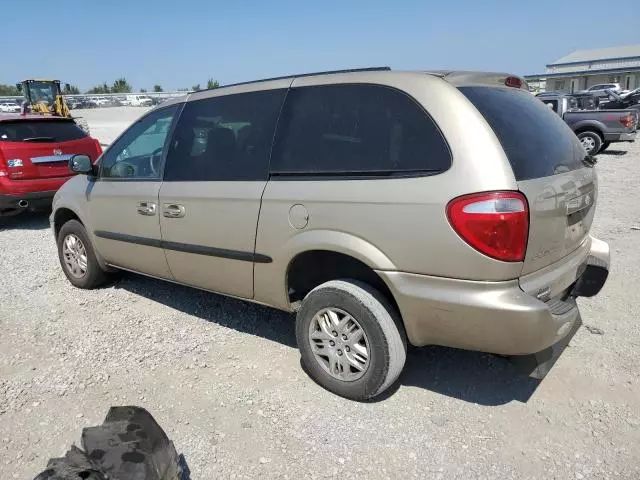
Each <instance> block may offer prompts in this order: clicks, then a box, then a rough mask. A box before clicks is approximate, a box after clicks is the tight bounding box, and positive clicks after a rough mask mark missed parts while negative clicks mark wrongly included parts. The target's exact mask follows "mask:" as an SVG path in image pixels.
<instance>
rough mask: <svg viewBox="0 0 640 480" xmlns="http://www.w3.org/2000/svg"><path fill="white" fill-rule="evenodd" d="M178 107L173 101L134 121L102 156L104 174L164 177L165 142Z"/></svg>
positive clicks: (101, 168)
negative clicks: (163, 157)
mask: <svg viewBox="0 0 640 480" xmlns="http://www.w3.org/2000/svg"><path fill="white" fill-rule="evenodd" d="M177 110H178V106H177V105H173V106H171V107H168V108H163V109H162V110H157V111H154V112H152V113H150V114H149V115H147V116H146V117H143V118H141V119H140V120H138V121H137V122H136V123H134V124H133V125H132V126H131V127H130V128H129V130H127V131H126V132H125V133H124V135H122V136H121V137H120V138H119V139H118V140H117V141H116V143H114V144H113V145H112V146H111V147H110V148H109V150H107V151H106V152H105V154H104V155H103V156H102V160H101V164H100V165H101V166H100V170H101V171H100V177H101V178H131V179H137V178H151V179H153V178H160V177H161V171H160V170H161V162H162V156H163V151H164V146H165V143H166V141H167V137H168V135H169V130H170V127H171V122H172V121H173V118H174V116H175V114H176V112H177Z"/></svg>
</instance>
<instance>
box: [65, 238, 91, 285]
mask: <svg viewBox="0 0 640 480" xmlns="http://www.w3.org/2000/svg"><path fill="white" fill-rule="evenodd" d="M62 256H63V258H64V264H65V267H66V269H67V271H68V272H69V274H71V275H72V276H73V277H75V278H82V277H84V276H85V275H86V274H87V249H86V248H85V246H84V244H83V243H82V240H80V238H79V237H78V236H77V235H75V234H73V233H70V234H69V235H67V236H66V237H64V241H63V242H62Z"/></svg>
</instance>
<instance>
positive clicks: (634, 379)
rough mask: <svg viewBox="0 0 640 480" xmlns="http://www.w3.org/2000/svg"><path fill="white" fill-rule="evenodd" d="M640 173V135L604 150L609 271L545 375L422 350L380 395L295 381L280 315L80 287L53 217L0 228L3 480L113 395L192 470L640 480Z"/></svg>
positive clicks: (602, 229) (56, 445) (192, 298)
mask: <svg viewBox="0 0 640 480" xmlns="http://www.w3.org/2000/svg"><path fill="white" fill-rule="evenodd" d="M140 113H141V112H140ZM639 166H640V143H637V144H635V145H629V146H627V145H625V146H622V147H614V149H613V150H612V151H611V152H608V154H602V155H600V156H599V164H598V169H599V172H600V200H599V205H598V211H597V215H596V223H595V226H594V232H593V233H594V234H595V235H596V236H598V237H600V238H601V239H603V240H606V241H608V242H610V245H611V249H612V255H613V267H612V272H611V276H610V279H609V282H608V284H607V285H606V287H605V289H604V290H603V292H602V293H601V294H600V295H599V296H598V297H596V298H594V299H592V300H581V301H580V303H581V308H582V312H583V319H584V322H585V324H586V325H587V326H588V328H582V329H581V330H580V331H579V332H578V334H577V335H576V337H575V338H574V340H573V341H572V343H571V346H570V347H569V348H568V349H567V350H566V351H565V353H564V355H563V356H562V358H561V359H560V360H559V362H558V363H557V364H556V366H555V368H554V369H553V370H552V371H551V373H550V374H549V375H548V376H547V378H546V379H545V380H544V381H543V382H541V383H538V382H536V381H533V380H530V379H527V378H522V377H519V376H517V375H516V374H515V372H514V370H513V369H512V367H511V365H510V364H509V363H508V362H507V361H506V360H504V359H502V358H497V357H494V356H491V355H487V354H481V353H474V352H464V351H457V350H451V349H444V348H436V347H431V348H422V349H413V350H411V351H410V353H409V357H408V361H407V366H406V370H405V373H404V374H403V375H402V377H401V380H400V383H399V386H398V387H397V388H396V389H394V390H393V391H392V392H391V394H390V395H387V396H386V397H384V398H382V399H380V400H379V401H377V402H373V403H355V402H350V401H347V400H343V399H341V398H339V397H336V396H334V395H332V394H330V393H328V392H326V391H324V390H323V389H321V388H320V387H318V386H317V385H316V384H314V383H313V382H312V381H311V380H310V379H309V378H308V377H307V376H306V375H305V374H304V373H303V371H302V370H301V368H300V363H299V355H298V352H297V350H296V348H295V340H294V324H293V318H292V317H290V316H288V315H285V314H282V313H279V312H276V311H272V310H269V309H266V308H262V307H258V306H254V305H250V304H246V303H242V302H239V301H235V300H230V299H227V298H224V297H220V296H216V295H212V294H207V293H202V292H199V291H196V290H192V289H188V288H182V287H177V286H174V285H170V284H166V283H161V282H158V281H155V280H151V279H147V278H144V277H141V276H136V275H125V276H123V277H122V278H121V280H119V281H118V282H117V283H115V284H113V285H111V286H108V287H106V288H103V289H100V290H96V291H90V292H88V291H80V290H76V289H74V288H72V287H71V286H70V284H69V283H68V282H67V281H66V279H65V277H64V275H63V274H62V271H61V270H60V267H59V265H58V260H57V256H56V249H55V245H54V242H53V239H52V237H51V233H50V231H49V230H48V223H47V217H46V215H38V214H34V215H26V216H22V217H16V218H12V219H6V220H0V267H1V272H2V274H1V275H0V327H1V331H2V334H1V335H0V452H1V453H0V478H2V479H10V478H20V479H30V478H33V476H35V474H36V473H37V472H38V471H40V470H41V469H43V467H44V466H45V464H46V461H47V459H48V458H49V457H51V456H58V455H61V454H63V452H64V451H65V450H66V448H68V447H69V446H70V445H71V444H72V443H73V442H79V439H80V433H81V429H82V427H84V426H89V425H95V424H99V423H101V422H102V420H103V418H104V415H105V414H106V412H107V410H108V408H109V407H110V406H111V405H124V404H135V405H140V406H144V407H146V408H147V409H149V410H150V411H151V413H152V414H153V415H154V416H155V417H156V418H157V420H158V421H159V422H160V424H161V425H162V426H163V428H164V429H165V430H166V432H167V434H168V435H169V436H170V437H171V439H172V440H173V441H174V442H175V444H176V447H177V449H178V451H179V452H182V453H184V455H185V458H186V461H187V463H188V465H189V468H190V469H191V472H192V478H194V479H207V480H208V479H213V478H238V479H239V478H255V477H258V476H259V477H261V478H265V479H266V478H291V479H293V478H325V477H332V476H335V477H339V478H359V479H362V478H465V479H467V478H468V479H476V478H477V479H507V478H513V479H528V478H540V479H551V478H556V479H574V478H575V479H601V478H612V479H613V478H627V479H638V478H640V375H639V374H640V366H639V360H638V353H639V352H640V327H639V326H638V318H639V317H640V315H639V313H640V311H639V308H638V304H639V303H640V289H639V288H638V285H640V269H639V266H640V262H639V260H640V231H639V230H638V228H640V215H639V214H638V209H637V197H636V195H637V189H638V185H640V172H639V168H638V167H639Z"/></svg>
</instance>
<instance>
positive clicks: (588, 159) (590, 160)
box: [582, 155, 598, 167]
mask: <svg viewBox="0 0 640 480" xmlns="http://www.w3.org/2000/svg"><path fill="white" fill-rule="evenodd" d="M582 163H583V164H584V165H586V166H587V167H593V166H594V165H595V164H596V163H598V159H597V158H596V157H594V156H593V155H586V156H585V157H584V158H583V159H582Z"/></svg>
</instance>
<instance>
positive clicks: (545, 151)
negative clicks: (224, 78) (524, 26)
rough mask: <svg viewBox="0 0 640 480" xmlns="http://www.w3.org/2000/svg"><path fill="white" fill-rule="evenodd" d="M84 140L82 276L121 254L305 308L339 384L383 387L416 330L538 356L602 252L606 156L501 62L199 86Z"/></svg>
mask: <svg viewBox="0 0 640 480" xmlns="http://www.w3.org/2000/svg"><path fill="white" fill-rule="evenodd" d="M461 118H464V119H465V121H464V122H461V121H460V119H461ZM521 118H523V119H526V120H527V121H526V122H525V121H517V120H518V119H521ZM93 160H94V158H93V157H91V156H85V155H75V156H74V157H72V159H71V161H70V167H71V169H72V170H73V171H74V172H76V173H80V174H82V175H78V176H76V177H74V178H72V179H71V180H70V181H68V182H67V183H65V184H64V186H63V187H62V188H61V189H60V190H59V191H58V193H57V194H56V195H55V197H54V201H53V212H52V214H51V217H50V221H51V226H52V231H53V234H54V236H55V240H56V243H57V247H58V252H59V259H60V264H61V267H62V269H63V271H64V273H65V275H66V276H67V278H68V279H69V281H70V282H71V283H72V284H73V285H75V286H76V287H79V288H95V287H97V286H99V285H101V284H102V283H103V282H104V281H105V280H106V279H107V278H108V275H109V274H111V273H113V272H115V271H117V270H120V269H122V270H129V271H133V272H138V273H142V274H145V275H150V276H152V277H156V278H160V279H166V280H169V281H172V282H177V283H181V284H185V285H189V286H193V287H197V288H201V289H204V290H208V291H213V292H218V293H222V294H226V295H231V296H234V297H239V298H243V299H247V300H250V301H254V302H258V303H262V304H265V305H269V306H272V307H274V308H278V309H282V310H285V311H290V312H296V314H297V318H296V338H297V343H298V346H299V348H300V352H301V356H302V362H303V364H304V366H305V368H306V370H307V372H308V373H309V375H310V376H311V377H313V378H314V379H315V380H316V381H317V382H318V383H319V384H320V385H323V386H324V387H325V388H327V389H328V390H330V391H332V392H335V393H336V394H338V395H342V396H344V397H347V398H353V399H359V400H362V399H368V398H372V397H375V396H377V395H379V394H380V393H382V392H383V391H385V390H386V389H388V388H389V387H390V386H391V385H392V384H393V383H394V382H395V381H396V379H397V378H398V376H399V375H400V373H401V371H402V369H403V366H404V363H405V358H406V348H407V347H406V345H407V343H411V344H413V345H416V346H422V345H429V344H436V345H445V346H450V347H456V348H464V349H470V350H481V351H488V352H494V353H498V354H502V355H531V354H533V355H534V359H535V363H536V365H542V367H541V368H539V369H537V370H536V372H537V373H536V374H537V375H540V376H543V375H544V372H546V371H547V370H548V368H550V366H551V365H552V364H553V362H554V361H555V359H556V358H557V356H558V355H559V354H560V353H561V352H562V350H563V349H564V347H565V346H566V344H567V342H568V341H569V340H570V339H571V337H572V336H573V334H574V333H575V331H576V330H577V329H578V328H579V326H580V324H581V320H580V313H579V310H578V305H577V303H576V298H577V297H579V296H592V295H595V294H597V293H598V292H599V290H600V289H601V287H602V286H603V284H604V283H605V281H606V278H607V274H608V270H609V247H608V245H607V244H606V243H604V242H602V241H599V240H597V239H595V238H593V237H592V236H591V235H590V233H589V231H590V228H591V224H592V221H593V217H594V212H595V205H596V203H597V198H598V187H597V179H596V171H595V169H594V168H593V167H594V162H593V160H592V159H591V157H589V156H587V155H585V152H584V150H583V148H582V147H581V145H580V142H579V141H578V139H577V137H576V136H575V135H574V134H573V132H572V131H571V129H570V128H569V127H568V126H567V125H566V123H565V122H563V121H562V120H561V119H560V118H559V117H558V115H556V114H555V113H553V112H552V111H550V109H549V108H547V107H546V106H545V105H543V104H542V103H541V102H539V101H538V100H537V99H536V98H534V97H533V96H531V95H530V94H529V93H528V92H527V90H526V83H525V82H524V81H523V80H522V79H521V78H519V77H514V76H510V75H505V74H497V73H486V74H485V73H469V72H433V73H424V72H394V71H390V70H389V69H365V70H360V71H343V72H327V73H323V74H313V75H302V76H298V77H289V78H277V79H270V80H264V81H259V82H254V83H247V84H239V85H235V86H227V87H223V88H219V89H215V90H208V91H202V92H197V93H193V94H191V95H189V96H188V97H187V98H186V99H185V98H183V99H173V100H170V101H168V102H166V103H165V104H164V105H163V106H161V107H158V108H156V109H153V110H151V111H150V112H148V113H147V114H145V115H144V116H143V117H142V118H140V119H139V120H138V121H136V122H135V123H134V124H133V125H131V127H130V128H129V129H127V130H126V131H125V132H124V133H123V134H122V135H121V136H120V137H119V138H118V139H117V140H116V141H115V142H113V143H112V144H111V146H110V147H109V149H108V150H107V151H106V152H105V153H104V154H103V155H102V156H101V157H100V160H99V161H98V162H97V163H94V162H93Z"/></svg>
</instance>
